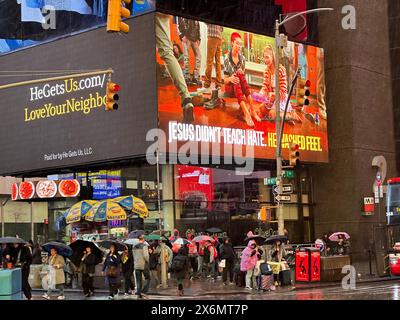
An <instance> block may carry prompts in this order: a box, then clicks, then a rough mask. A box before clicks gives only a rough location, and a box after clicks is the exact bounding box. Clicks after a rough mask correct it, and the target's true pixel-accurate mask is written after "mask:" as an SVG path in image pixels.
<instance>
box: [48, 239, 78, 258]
mask: <svg viewBox="0 0 400 320" xmlns="http://www.w3.org/2000/svg"><path fill="white" fill-rule="evenodd" d="M42 248H43V250H44V251H46V252H48V253H50V250H51V249H53V248H54V249H56V250H57V253H58V254H59V255H61V256H64V257H70V256H72V254H73V251H72V249H71V247H70V246H67V245H66V244H64V243H61V242H56V241H52V242H47V243H45V244H44V245H42Z"/></svg>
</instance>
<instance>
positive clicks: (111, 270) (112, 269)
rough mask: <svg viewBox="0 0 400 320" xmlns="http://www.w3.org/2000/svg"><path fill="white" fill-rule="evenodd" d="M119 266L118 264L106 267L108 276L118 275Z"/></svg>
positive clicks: (114, 276)
mask: <svg viewBox="0 0 400 320" xmlns="http://www.w3.org/2000/svg"><path fill="white" fill-rule="evenodd" d="M117 275H118V274H117V267H116V266H108V267H107V269H106V276H107V277H109V278H116V277H117Z"/></svg>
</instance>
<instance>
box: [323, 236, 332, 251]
mask: <svg viewBox="0 0 400 320" xmlns="http://www.w3.org/2000/svg"><path fill="white" fill-rule="evenodd" d="M329 234H330V232H329V233H325V234H324V236H323V237H322V241H323V242H324V251H323V253H324V256H331V255H333V242H332V241H331V240H330V239H329Z"/></svg>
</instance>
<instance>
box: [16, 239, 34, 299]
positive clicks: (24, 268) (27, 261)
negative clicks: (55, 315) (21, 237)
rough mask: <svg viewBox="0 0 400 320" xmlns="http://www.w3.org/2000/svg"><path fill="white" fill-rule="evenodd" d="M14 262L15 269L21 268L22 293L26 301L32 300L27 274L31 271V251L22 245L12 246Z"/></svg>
mask: <svg viewBox="0 0 400 320" xmlns="http://www.w3.org/2000/svg"><path fill="white" fill-rule="evenodd" d="M14 248H15V251H14V254H15V255H14V261H15V267H16V268H21V277H22V291H23V292H24V295H25V297H26V298H27V299H28V300H31V299H32V293H31V290H32V288H31V286H30V285H29V281H28V279H29V273H30V269H31V263H32V254H31V250H30V249H29V247H28V246H25V245H23V244H18V243H16V244H14Z"/></svg>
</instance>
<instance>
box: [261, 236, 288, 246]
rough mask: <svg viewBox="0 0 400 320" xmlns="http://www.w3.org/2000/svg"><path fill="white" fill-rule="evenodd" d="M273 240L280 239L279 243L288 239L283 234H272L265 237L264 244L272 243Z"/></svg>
mask: <svg viewBox="0 0 400 320" xmlns="http://www.w3.org/2000/svg"><path fill="white" fill-rule="evenodd" d="M275 241H280V242H281V243H286V242H287V241H288V237H287V236H283V235H273V236H270V237H269V238H267V239H266V240H265V241H264V244H274V243H275Z"/></svg>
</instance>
